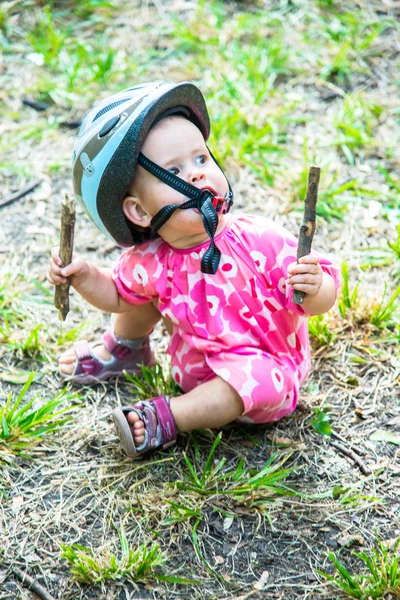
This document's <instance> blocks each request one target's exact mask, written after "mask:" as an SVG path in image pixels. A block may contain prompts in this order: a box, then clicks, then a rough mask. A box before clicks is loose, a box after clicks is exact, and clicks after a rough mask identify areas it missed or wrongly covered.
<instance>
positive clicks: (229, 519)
mask: <svg viewBox="0 0 400 600" xmlns="http://www.w3.org/2000/svg"><path fill="white" fill-rule="evenodd" d="M232 523H233V517H226V519H224V531H228V529H230V528H231V527H232Z"/></svg>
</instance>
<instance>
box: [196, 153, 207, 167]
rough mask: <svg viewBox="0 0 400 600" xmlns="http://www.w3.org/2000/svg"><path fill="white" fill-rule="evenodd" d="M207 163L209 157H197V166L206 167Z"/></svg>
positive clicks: (201, 155) (203, 155) (202, 155)
mask: <svg viewBox="0 0 400 600" xmlns="http://www.w3.org/2000/svg"><path fill="white" fill-rule="evenodd" d="M206 161H207V156H206V155H205V154H200V156H197V157H196V160H195V163H196V165H204V164H205V163H206Z"/></svg>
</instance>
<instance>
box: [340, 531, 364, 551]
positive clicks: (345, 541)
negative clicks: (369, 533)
mask: <svg viewBox="0 0 400 600" xmlns="http://www.w3.org/2000/svg"><path fill="white" fill-rule="evenodd" d="M336 541H337V543H338V544H339V546H342V548H351V546H364V543H365V542H364V538H363V536H362V535H360V534H353V535H352V534H351V533H344V534H343V535H341V536H340V537H338V538H337V540H336Z"/></svg>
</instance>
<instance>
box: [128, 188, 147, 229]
mask: <svg viewBox="0 0 400 600" xmlns="http://www.w3.org/2000/svg"><path fill="white" fill-rule="evenodd" d="M122 210H123V211H124V215H125V216H126V218H127V219H128V220H129V221H130V222H131V223H133V224H134V225H139V227H150V221H151V215H149V213H148V212H146V211H145V210H144V209H143V208H142V205H141V203H140V200H139V199H138V198H136V197H135V196H126V198H125V199H124V202H123V204H122Z"/></svg>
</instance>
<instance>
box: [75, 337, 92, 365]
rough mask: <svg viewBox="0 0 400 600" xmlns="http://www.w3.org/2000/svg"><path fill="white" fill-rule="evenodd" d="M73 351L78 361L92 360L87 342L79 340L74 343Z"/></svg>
mask: <svg viewBox="0 0 400 600" xmlns="http://www.w3.org/2000/svg"><path fill="white" fill-rule="evenodd" d="M74 350H75V354H76V356H77V359H78V360H85V358H92V349H91V347H90V344H89V342H88V341H87V340H80V341H79V342H75V343H74Z"/></svg>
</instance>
